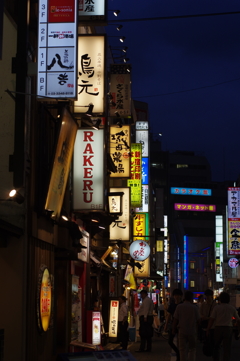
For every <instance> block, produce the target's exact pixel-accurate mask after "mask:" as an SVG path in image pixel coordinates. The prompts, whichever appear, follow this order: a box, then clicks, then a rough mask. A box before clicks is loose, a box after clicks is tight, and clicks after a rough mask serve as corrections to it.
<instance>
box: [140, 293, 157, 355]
mask: <svg viewBox="0 0 240 361" xmlns="http://www.w3.org/2000/svg"><path fill="white" fill-rule="evenodd" d="M140 294H141V298H142V304H141V306H140V308H139V310H138V316H139V322H140V327H139V335H140V337H141V342H140V348H139V350H136V352H144V351H148V352H151V350H152V337H153V327H152V325H153V309H154V305H153V301H152V300H151V299H150V298H149V297H148V294H147V291H145V290H142V291H141V292H140ZM146 345H147V349H146V350H145V346H146Z"/></svg>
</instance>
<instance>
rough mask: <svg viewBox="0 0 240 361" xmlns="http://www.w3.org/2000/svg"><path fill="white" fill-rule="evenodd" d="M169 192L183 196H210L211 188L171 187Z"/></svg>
mask: <svg viewBox="0 0 240 361" xmlns="http://www.w3.org/2000/svg"><path fill="white" fill-rule="evenodd" d="M171 194H178V195H179V194H180V195H185V196H211V195H212V190H211V189H203V188H179V187H171Z"/></svg>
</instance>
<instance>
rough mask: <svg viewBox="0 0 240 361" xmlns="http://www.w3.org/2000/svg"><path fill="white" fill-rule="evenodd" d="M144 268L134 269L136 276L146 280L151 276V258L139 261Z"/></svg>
mask: <svg viewBox="0 0 240 361" xmlns="http://www.w3.org/2000/svg"><path fill="white" fill-rule="evenodd" d="M138 263H140V265H141V266H142V267H141V268H140V269H139V268H138V267H136V266H135V267H134V276H135V277H138V278H144V277H149V276H150V257H148V258H147V259H145V260H144V261H138Z"/></svg>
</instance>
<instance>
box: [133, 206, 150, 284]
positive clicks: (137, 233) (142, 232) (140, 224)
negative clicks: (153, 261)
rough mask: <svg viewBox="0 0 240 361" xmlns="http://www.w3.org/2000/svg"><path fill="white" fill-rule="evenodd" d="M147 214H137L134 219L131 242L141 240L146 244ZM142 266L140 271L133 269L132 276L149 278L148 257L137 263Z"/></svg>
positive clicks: (136, 268)
mask: <svg viewBox="0 0 240 361" xmlns="http://www.w3.org/2000/svg"><path fill="white" fill-rule="evenodd" d="M147 227H148V214H147V213H137V215H136V217H135V218H134V220H133V240H134V241H136V240H138V239H143V240H144V241H145V242H147V240H146V238H147V235H148V229H147ZM138 262H139V263H140V265H141V266H142V267H141V268H140V269H139V268H138V267H134V276H135V277H141V278H143V277H149V276H150V257H148V258H147V259H145V260H144V261H138Z"/></svg>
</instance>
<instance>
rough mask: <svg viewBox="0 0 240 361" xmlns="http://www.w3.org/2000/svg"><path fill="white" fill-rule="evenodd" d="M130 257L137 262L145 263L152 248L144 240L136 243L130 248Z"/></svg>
mask: <svg viewBox="0 0 240 361" xmlns="http://www.w3.org/2000/svg"><path fill="white" fill-rule="evenodd" d="M129 253H130V256H131V257H132V258H133V259H134V260H136V261H144V260H145V259H147V258H148V257H149V255H150V247H149V245H148V243H147V242H145V241H143V240H142V239H138V240H137V241H134V242H133V243H132V244H131V246H130V248H129Z"/></svg>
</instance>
